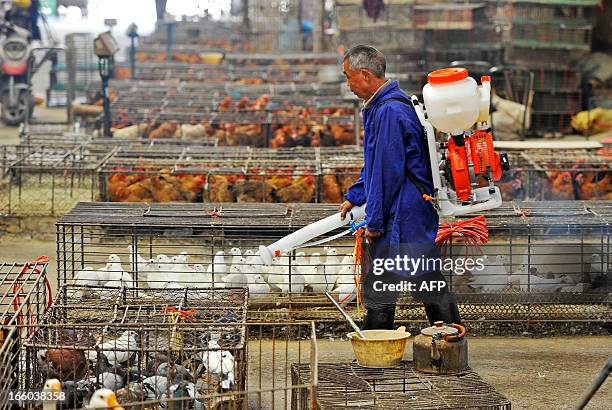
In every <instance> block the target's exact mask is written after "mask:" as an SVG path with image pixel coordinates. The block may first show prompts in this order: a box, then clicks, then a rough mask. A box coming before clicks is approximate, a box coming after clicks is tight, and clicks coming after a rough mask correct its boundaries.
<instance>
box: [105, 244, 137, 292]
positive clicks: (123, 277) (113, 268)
mask: <svg viewBox="0 0 612 410" xmlns="http://www.w3.org/2000/svg"><path fill="white" fill-rule="evenodd" d="M104 272H105V274H106V283H105V284H104V286H108V287H120V286H121V285H124V286H125V287H127V288H132V287H133V282H134V279H133V278H132V275H130V274H129V273H127V272H126V271H125V269H123V266H122V265H121V259H120V258H119V256H118V255H116V254H114V253H113V254H110V255H109V256H108V263H107V264H106V269H105V270H104Z"/></svg>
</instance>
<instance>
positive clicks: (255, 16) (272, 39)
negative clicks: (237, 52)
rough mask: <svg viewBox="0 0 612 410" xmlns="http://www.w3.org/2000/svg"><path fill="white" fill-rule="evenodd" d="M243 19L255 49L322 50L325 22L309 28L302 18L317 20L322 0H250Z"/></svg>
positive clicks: (277, 50) (280, 50) (278, 51)
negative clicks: (321, 40) (322, 32)
mask: <svg viewBox="0 0 612 410" xmlns="http://www.w3.org/2000/svg"><path fill="white" fill-rule="evenodd" d="M247 7H248V9H247V11H246V14H247V16H248V18H247V19H246V20H245V21H244V24H245V26H246V27H247V30H248V36H249V38H250V39H252V40H251V44H252V49H251V50H250V51H255V52H264V53H269V52H275V53H285V52H301V51H305V50H314V51H320V47H321V44H320V41H319V40H318V39H319V38H320V36H321V30H322V24H317V23H315V24H313V25H312V26H311V28H310V30H306V29H305V27H304V25H303V24H302V22H303V21H311V22H318V21H320V18H321V15H322V14H323V10H322V8H323V4H322V2H320V1H316V0H307V1H300V2H295V1H279V2H270V1H265V0H251V1H249V2H248V5H247Z"/></svg>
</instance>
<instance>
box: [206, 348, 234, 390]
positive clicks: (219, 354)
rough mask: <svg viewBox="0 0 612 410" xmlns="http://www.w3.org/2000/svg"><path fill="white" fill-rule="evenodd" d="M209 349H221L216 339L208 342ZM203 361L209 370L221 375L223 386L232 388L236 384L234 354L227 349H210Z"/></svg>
mask: <svg viewBox="0 0 612 410" xmlns="http://www.w3.org/2000/svg"><path fill="white" fill-rule="evenodd" d="M208 348H209V349H221V346H219V343H217V341H216V340H210V341H209V342H208ZM202 363H203V364H204V366H205V367H206V369H207V371H208V372H209V373H211V374H215V375H217V376H219V379H220V380H221V387H222V388H223V389H230V388H232V385H233V384H234V356H232V354H231V353H230V352H228V351H227V350H208V351H206V353H205V354H204V355H203V358H202Z"/></svg>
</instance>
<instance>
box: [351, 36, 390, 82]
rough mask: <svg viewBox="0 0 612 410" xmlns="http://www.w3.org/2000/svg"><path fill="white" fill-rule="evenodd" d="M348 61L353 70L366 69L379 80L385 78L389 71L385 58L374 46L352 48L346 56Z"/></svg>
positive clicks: (361, 45)
mask: <svg viewBox="0 0 612 410" xmlns="http://www.w3.org/2000/svg"><path fill="white" fill-rule="evenodd" d="M347 59H348V66H349V68H350V69H351V70H359V69H362V68H365V69H367V70H370V71H371V72H372V73H373V74H374V75H375V76H376V77H378V78H384V77H385V70H386V69H387V62H386V60H385V56H384V55H383V53H381V52H380V51H378V50H377V49H375V48H374V47H372V46H366V45H363V44H360V45H357V46H355V47H353V48H351V49H350V50H349V51H347V52H346V54H345V55H344V60H347Z"/></svg>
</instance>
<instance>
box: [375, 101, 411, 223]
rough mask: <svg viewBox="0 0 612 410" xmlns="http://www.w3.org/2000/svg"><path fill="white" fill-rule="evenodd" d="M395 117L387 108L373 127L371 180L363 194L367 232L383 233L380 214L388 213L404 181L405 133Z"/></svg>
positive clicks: (390, 107) (382, 217)
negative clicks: (374, 129) (364, 195)
mask: <svg viewBox="0 0 612 410" xmlns="http://www.w3.org/2000/svg"><path fill="white" fill-rule="evenodd" d="M398 114H399V113H398V111H396V109H394V108H393V107H392V106H391V105H389V106H385V107H384V108H382V109H381V110H380V112H379V119H378V121H377V123H376V131H375V132H376V135H375V141H374V162H373V164H372V179H371V181H370V183H369V184H368V192H367V193H366V195H367V200H368V202H367V204H366V215H367V221H368V230H369V231H371V232H380V233H384V231H385V226H384V224H385V218H384V216H385V215H384V213H385V211H387V212H388V210H389V206H390V205H391V202H392V201H393V199H394V198H395V196H396V195H397V193H398V191H399V189H400V188H401V186H402V183H403V182H404V178H405V157H406V147H405V145H404V141H403V134H404V131H405V130H404V122H403V121H402V120H401V119H400V118H399V115H398ZM375 120H376V119H375Z"/></svg>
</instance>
